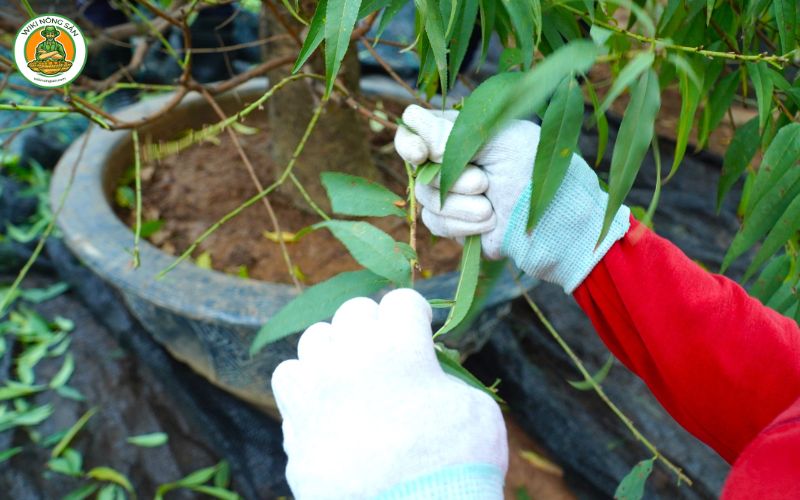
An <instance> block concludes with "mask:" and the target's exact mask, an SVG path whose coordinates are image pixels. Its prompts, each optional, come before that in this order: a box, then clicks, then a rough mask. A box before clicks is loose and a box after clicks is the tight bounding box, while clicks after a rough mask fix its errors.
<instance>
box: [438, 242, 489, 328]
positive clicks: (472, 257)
mask: <svg viewBox="0 0 800 500" xmlns="http://www.w3.org/2000/svg"><path fill="white" fill-rule="evenodd" d="M480 264H481V237H480V235H473V236H467V238H466V240H465V241H464V251H463V252H462V254H461V266H460V267H459V271H460V273H461V274H460V275H459V277H458V286H457V287H456V296H455V304H453V308H452V309H450V314H449V315H448V316H447V321H445V323H444V325H442V327H441V328H440V329H439V331H437V332H436V334H435V335H434V338H435V337H437V336H439V335H443V334H445V333H447V332H449V331H451V330H453V329H454V328H455V327H457V326H458V325H459V324H460V323H461V322H462V321H463V320H464V318H466V317H467V313H468V312H469V310H470V306H471V305H472V300H473V298H474V297H475V289H476V288H477V286H478V272H479V270H480Z"/></svg>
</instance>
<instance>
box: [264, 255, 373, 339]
mask: <svg viewBox="0 0 800 500" xmlns="http://www.w3.org/2000/svg"><path fill="white" fill-rule="evenodd" d="M388 284H389V280H387V279H386V278H384V277H382V276H379V275H377V274H375V273H373V272H371V271H367V270H363V271H350V272H346V273H341V274H338V275H336V276H334V277H333V278H331V279H329V280H327V281H323V282H322V283H319V284H316V285H314V286H312V287H309V288H306V289H305V290H304V291H303V293H301V294H300V295H298V296H297V297H295V298H294V299H293V300H292V301H291V302H289V303H288V304H286V306H284V307H283V309H281V310H280V311H279V312H278V313H277V314H276V315H275V316H273V317H272V318H271V319H270V320H269V321H268V322H267V323H266V324H265V325H264V326H262V327H261V329H260V330H259V331H258V334H257V335H256V338H255V340H254V341H253V345H252V347H251V348H250V353H251V354H255V353H257V352H258V351H260V350H261V349H262V348H263V347H264V346H265V345H267V344H269V343H271V342H275V341H276V340H279V339H281V338H283V337H286V336H287V335H291V334H293V333H297V332H300V331H302V330H303V329H304V328H307V327H309V326H311V325H312V324H314V323H316V322H318V321H324V320H326V319H328V318H330V317H331V316H333V313H335V312H336V309H338V308H339V306H340V305H342V304H343V303H345V302H346V301H347V300H349V299H352V298H354V297H360V296H364V295H372V294H373V293H375V292H377V291H378V290H380V289H381V288H384V287H386V286H387V285H388Z"/></svg>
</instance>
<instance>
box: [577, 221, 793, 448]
mask: <svg viewBox="0 0 800 500" xmlns="http://www.w3.org/2000/svg"><path fill="white" fill-rule="evenodd" d="M574 296H575V299H576V300H577V301H578V303H579V304H580V306H581V308H583V310H584V311H585V312H586V313H587V314H588V315H589V318H590V319H591V320H592V323H593V324H594V326H595V328H596V329H597V331H598V332H599V334H600V336H601V337H602V339H603V341H604V342H605V343H606V345H607V346H608V348H609V349H610V350H611V351H612V352H613V353H614V355H615V356H616V357H617V358H619V360H620V361H621V362H622V363H624V364H625V366H627V367H628V368H629V369H631V370H632V371H633V372H635V373H636V374H637V375H638V376H639V377H641V378H642V379H643V380H644V381H645V383H647V385H648V387H649V388H650V390H651V391H652V392H653V394H655V396H656V397H657V398H658V400H659V401H660V402H661V404H662V405H663V406H664V407H665V408H666V409H667V411H668V412H669V413H670V414H671V415H672V416H673V418H675V420H677V421H678V422H679V423H680V424H681V425H682V426H683V427H685V428H686V429H687V430H688V431H689V432H691V433H692V434H694V435H695V436H696V437H697V438H699V439H700V440H702V441H703V442H705V443H706V444H708V445H709V446H711V447H712V448H714V449H715V450H716V451H717V452H718V453H719V454H720V455H722V457H723V458H725V459H726V460H727V461H728V462H731V463H732V462H734V461H735V460H736V458H737V457H738V456H739V455H740V453H741V452H742V450H743V449H744V448H745V447H746V446H747V445H748V444H749V443H750V442H752V441H753V440H754V439H755V437H756V436H757V435H758V434H759V433H760V432H761V431H762V430H763V429H764V428H765V427H766V426H767V425H768V424H769V423H770V422H773V421H774V420H775V419H776V418H777V417H778V416H779V415H780V414H781V413H782V412H784V411H785V410H786V409H787V408H789V407H790V406H791V405H792V404H793V403H794V402H795V401H796V400H797V399H798V398H800V328H798V326H797V324H796V323H795V322H794V321H793V320H791V319H789V318H787V317H785V316H782V315H780V314H778V313H777V312H775V311H773V310H772V309H769V308H767V307H765V306H764V305H762V304H761V303H760V302H759V301H758V300H756V299H754V298H752V297H750V296H749V295H748V294H747V292H745V291H744V289H742V287H740V286H739V285H738V284H737V283H735V282H734V281H731V280H730V279H728V278H725V277H724V276H720V275H716V274H711V273H709V272H707V271H705V270H703V269H702V268H701V267H700V266H698V265H697V264H695V263H694V262H692V261H691V260H690V259H689V258H688V257H686V255H684V254H683V253H682V252H681V251H680V250H679V249H678V248H677V247H675V246H674V245H672V244H671V243H669V242H668V241H667V240H665V239H663V238H661V237H659V236H657V235H656V234H655V233H653V232H651V231H650V230H648V229H647V228H646V227H644V226H642V225H641V224H639V223H637V222H636V221H632V222H631V229H630V231H628V233H627V234H626V235H625V237H624V238H623V239H621V240H620V241H618V242H617V243H616V244H614V246H613V247H612V248H611V250H609V252H608V253H607V254H606V256H605V257H604V258H603V260H602V261H601V262H600V263H599V264H598V265H597V266H596V267H595V268H594V270H592V272H591V274H589V276H588V277H587V278H586V280H585V281H584V282H583V283H582V284H581V285H580V286H579V287H578V288H577V289H576V290H575V292H574Z"/></svg>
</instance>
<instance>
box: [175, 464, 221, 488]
mask: <svg viewBox="0 0 800 500" xmlns="http://www.w3.org/2000/svg"><path fill="white" fill-rule="evenodd" d="M217 469H218V466H217V465H215V466H214V467H206V468H204V469H199V470H196V471H194V472H192V473H191V474H189V475H187V476H186V477H184V478H183V479H179V480H178V481H175V482H174V483H173V484H174V485H175V486H178V487H186V486H199V485H201V484H203V483H207V482H208V481H210V480H211V479H213V478H214V475H215V474H216V473H217Z"/></svg>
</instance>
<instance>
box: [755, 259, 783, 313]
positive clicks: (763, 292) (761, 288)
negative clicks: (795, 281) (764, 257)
mask: <svg viewBox="0 0 800 500" xmlns="http://www.w3.org/2000/svg"><path fill="white" fill-rule="evenodd" d="M790 267H791V258H790V257H789V256H788V255H785V254H784V255H780V256H778V257H775V258H773V259H772V260H770V262H769V264H767V267H765V268H764V270H763V271H761V274H760V275H759V277H758V279H756V281H755V282H754V283H753V285H752V286H751V287H750V288H749V289H748V290H747V291H748V293H749V294H750V295H752V296H753V297H755V298H757V299H758V300H760V301H761V303H762V304H766V303H767V302H769V299H770V297H772V295H773V294H774V293H775V292H776V291H777V290H778V288H780V286H781V284H782V283H783V281H784V278H786V277H787V276H788V275H789V271H790Z"/></svg>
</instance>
